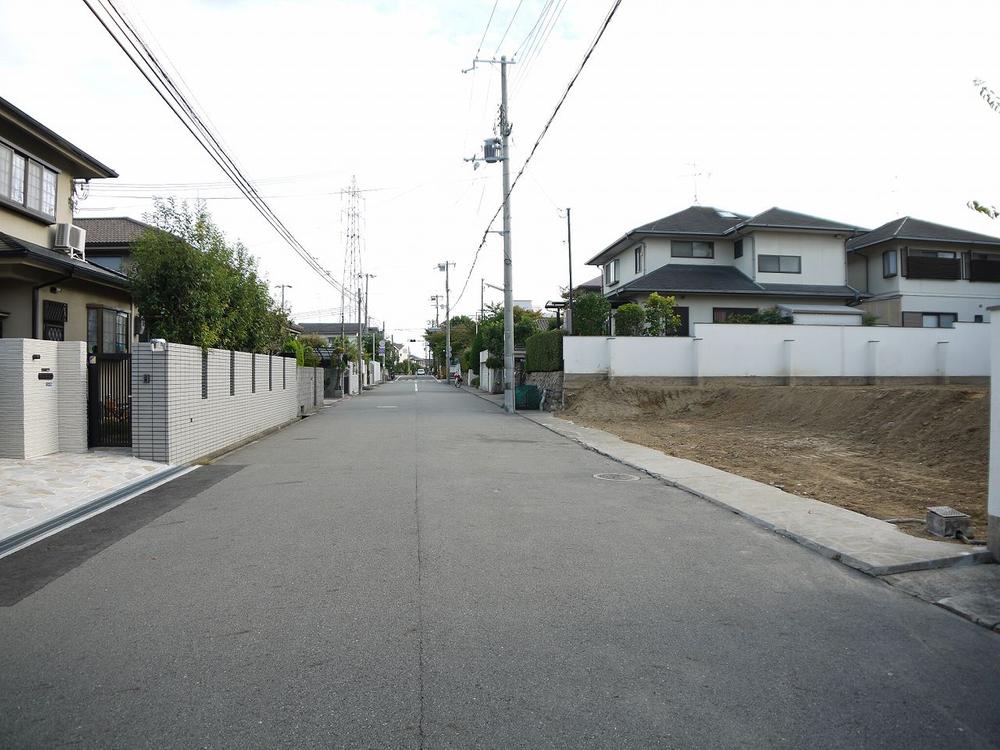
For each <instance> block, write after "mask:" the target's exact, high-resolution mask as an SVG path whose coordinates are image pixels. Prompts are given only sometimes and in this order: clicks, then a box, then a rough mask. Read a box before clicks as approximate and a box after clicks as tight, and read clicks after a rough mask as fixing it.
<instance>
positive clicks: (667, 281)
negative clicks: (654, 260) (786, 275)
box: [611, 263, 859, 299]
mask: <svg viewBox="0 0 1000 750" xmlns="http://www.w3.org/2000/svg"><path fill="white" fill-rule="evenodd" d="M623 292H670V293H675V292H677V293H696V292H701V293H713V292H717V293H722V294H761V295H767V296H788V297H840V298H848V299H853V298H855V297H857V296H859V295H858V292H857V290H855V289H853V288H851V287H849V286H840V285H833V286H827V285H815V284H760V283H757V282H755V281H754V280H753V279H751V278H749V277H748V276H746V275H745V274H743V273H742V272H741V271H740V270H739V269H737V268H735V267H733V266H715V265H694V264H685V263H668V264H667V265H665V266H661V267H660V268H657V269H656V270H655V271H652V272H650V273H647V274H646V275H645V276H641V277H640V278H638V279H636V280H635V281H630V282H629V283H627V284H624V285H622V286H621V287H619V288H617V289H615V290H614V291H612V292H611V294H612V295H616V294H621V293H623Z"/></svg>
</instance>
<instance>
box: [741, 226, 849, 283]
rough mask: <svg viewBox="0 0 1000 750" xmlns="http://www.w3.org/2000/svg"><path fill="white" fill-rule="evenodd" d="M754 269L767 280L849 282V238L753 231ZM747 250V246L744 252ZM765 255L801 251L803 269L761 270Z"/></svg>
mask: <svg viewBox="0 0 1000 750" xmlns="http://www.w3.org/2000/svg"><path fill="white" fill-rule="evenodd" d="M752 236H753V237H754V249H755V252H754V272H755V275H754V277H753V278H755V279H756V280H757V281H759V282H761V283H764V284H827V285H840V284H846V283H847V259H846V250H845V248H844V241H845V238H844V237H843V236H841V237H836V236H834V235H829V234H810V233H807V232H753V235H752ZM745 255H746V251H745V250H744V256H745ZM761 255H798V256H800V257H801V258H802V273H761V272H760V271H757V268H758V267H759V260H758V259H759V258H760V256H761Z"/></svg>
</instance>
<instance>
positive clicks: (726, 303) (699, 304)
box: [675, 294, 839, 335]
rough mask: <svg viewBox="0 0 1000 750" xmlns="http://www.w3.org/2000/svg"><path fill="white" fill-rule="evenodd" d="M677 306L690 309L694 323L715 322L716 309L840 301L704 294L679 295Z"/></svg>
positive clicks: (820, 298)
mask: <svg viewBox="0 0 1000 750" xmlns="http://www.w3.org/2000/svg"><path fill="white" fill-rule="evenodd" d="M675 298H676V306H677V307H686V308H687V309H688V318H689V320H690V321H691V323H692V324H694V323H712V322H714V319H713V317H712V316H713V313H714V310H715V308H716V307H745V308H747V309H754V310H766V309H768V308H771V307H777V306H778V305H794V304H800V305H801V304H810V305H833V304H837V302H838V301H839V300H836V299H833V300H831V299H830V298H829V297H796V298H795V299H789V298H782V297H762V296H755V295H752V294H719V295H715V296H709V295H703V294H698V295H694V294H678V295H675ZM692 335H694V334H693V333H692Z"/></svg>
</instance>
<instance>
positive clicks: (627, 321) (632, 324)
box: [615, 302, 646, 336]
mask: <svg viewBox="0 0 1000 750" xmlns="http://www.w3.org/2000/svg"><path fill="white" fill-rule="evenodd" d="M645 327H646V310H645V308H644V307H643V306H642V305H640V304H639V303H638V302H627V303H625V304H624V305H622V306H621V307H619V308H618V309H617V310H615V335H616V336H642V334H643V331H644V329H645Z"/></svg>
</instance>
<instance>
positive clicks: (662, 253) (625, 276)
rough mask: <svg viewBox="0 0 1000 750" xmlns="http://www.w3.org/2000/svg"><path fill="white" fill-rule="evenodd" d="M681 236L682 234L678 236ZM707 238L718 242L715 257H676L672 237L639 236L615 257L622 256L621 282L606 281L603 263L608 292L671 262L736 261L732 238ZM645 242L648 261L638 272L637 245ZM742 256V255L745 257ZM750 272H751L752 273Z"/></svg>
mask: <svg viewBox="0 0 1000 750" xmlns="http://www.w3.org/2000/svg"><path fill="white" fill-rule="evenodd" d="M678 239H681V238H678ZM704 241H706V242H713V243H714V244H715V257H714V258H674V257H671V255H670V243H671V242H672V240H670V239H667V238H664V237H647V238H646V239H643V240H636V241H635V242H634V243H633V244H631V245H629V246H628V247H627V248H626V249H625V250H623V251H622V252H620V253H619V254H618V255H616V256H615V257H616V258H618V279H619V283H618V284H615V285H613V286H610V287H609V286H607V285H606V284H604V266H603V265H602V266H601V267H600V270H601V284H602V289H603V291H604V292H605V294H606V293H608V292H610V291H613V290H614V289H617V288H618V287H620V286H622V285H624V284H627V283H628V282H630V281H634V280H635V279H637V278H639V277H640V276H644V275H646V274H647V273H651V272H652V271H655V270H656V269H657V268H662V267H663V266H665V265H667V264H668V263H684V264H691V265H706V266H731V265H733V263H734V258H733V242H732V240H729V239H725V240H723V239H718V238H711V237H708V238H705V240H704ZM640 244H641V245H643V246H644V248H645V253H644V256H643V257H644V265H643V270H642V273H639V274H637V273H636V272H635V252H634V251H635V247H636V246H637V245H640ZM743 254H744V259H745V258H746V255H747V250H746V244H745V243H744V250H743ZM741 260H742V259H741ZM748 275H749V274H748Z"/></svg>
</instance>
